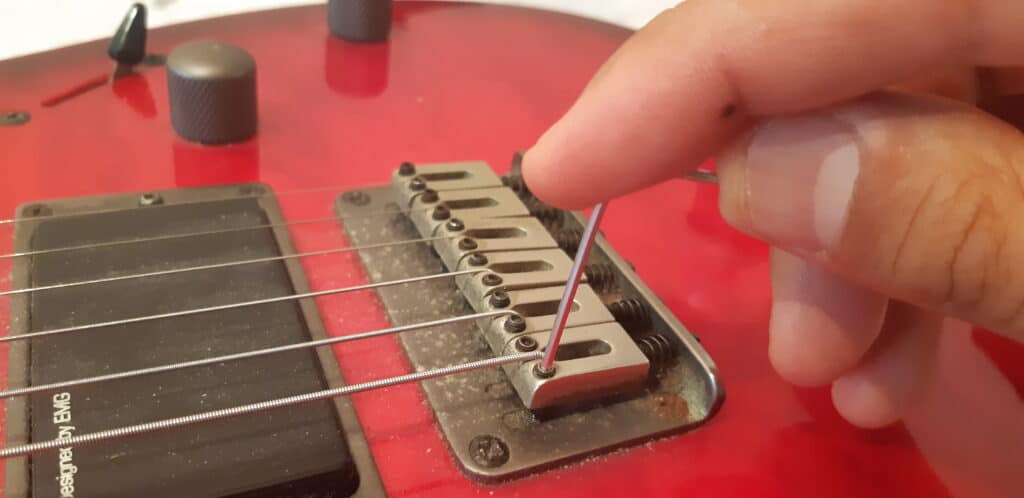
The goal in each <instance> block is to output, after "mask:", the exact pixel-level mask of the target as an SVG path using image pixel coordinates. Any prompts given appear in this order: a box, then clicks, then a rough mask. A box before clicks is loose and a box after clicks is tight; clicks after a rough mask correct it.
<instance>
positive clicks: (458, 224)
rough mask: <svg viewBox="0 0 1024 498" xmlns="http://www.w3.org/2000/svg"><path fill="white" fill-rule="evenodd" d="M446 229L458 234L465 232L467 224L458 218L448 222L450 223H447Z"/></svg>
mask: <svg viewBox="0 0 1024 498" xmlns="http://www.w3.org/2000/svg"><path fill="white" fill-rule="evenodd" d="M444 227H445V228H447V229H448V231H449V232H458V231H461V230H464V229H465V228H466V224H465V223H463V222H462V220H460V219H458V218H452V219H450V220H448V223H446V224H445V225H444Z"/></svg>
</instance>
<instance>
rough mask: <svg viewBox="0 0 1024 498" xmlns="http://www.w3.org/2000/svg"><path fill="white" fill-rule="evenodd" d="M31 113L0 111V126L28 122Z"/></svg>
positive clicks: (18, 124)
mask: <svg viewBox="0 0 1024 498" xmlns="http://www.w3.org/2000/svg"><path fill="white" fill-rule="evenodd" d="M31 119H32V115H31V114H29V113H27V112H22V111H15V112H3V113H0V126H20V125H23V124H25V123H28V122H29V120H31Z"/></svg>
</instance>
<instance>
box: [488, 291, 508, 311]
mask: <svg viewBox="0 0 1024 498" xmlns="http://www.w3.org/2000/svg"><path fill="white" fill-rule="evenodd" d="M510 304H512V298H510V297H509V296H508V293H507V292H505V291H503V290H496V291H494V292H493V293H491V306H494V307H495V308H507V307H508V305H510Z"/></svg>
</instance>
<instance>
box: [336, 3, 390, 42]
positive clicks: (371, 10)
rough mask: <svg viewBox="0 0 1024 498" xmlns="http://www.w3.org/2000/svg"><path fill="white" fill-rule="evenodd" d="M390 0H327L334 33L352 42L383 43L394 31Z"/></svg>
mask: <svg viewBox="0 0 1024 498" xmlns="http://www.w3.org/2000/svg"><path fill="white" fill-rule="evenodd" d="M391 4H392V1H391V0H328V2H327V26H328V27H329V28H330V29H331V34H333V35H334V36H337V37H338V38H341V39H343V40H347V41H350V42H380V41H384V40H387V39H388V36H389V35H390V34H391V10H392V5H391Z"/></svg>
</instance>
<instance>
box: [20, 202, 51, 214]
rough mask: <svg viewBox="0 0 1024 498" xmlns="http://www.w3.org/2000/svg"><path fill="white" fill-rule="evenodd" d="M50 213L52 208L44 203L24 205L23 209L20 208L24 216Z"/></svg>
mask: <svg viewBox="0 0 1024 498" xmlns="http://www.w3.org/2000/svg"><path fill="white" fill-rule="evenodd" d="M51 214H53V210H52V209H50V207H49V206H47V205H46V204H32V205H29V206H25V209H23V210H22V216H25V217H34V216H50V215H51Z"/></svg>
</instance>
